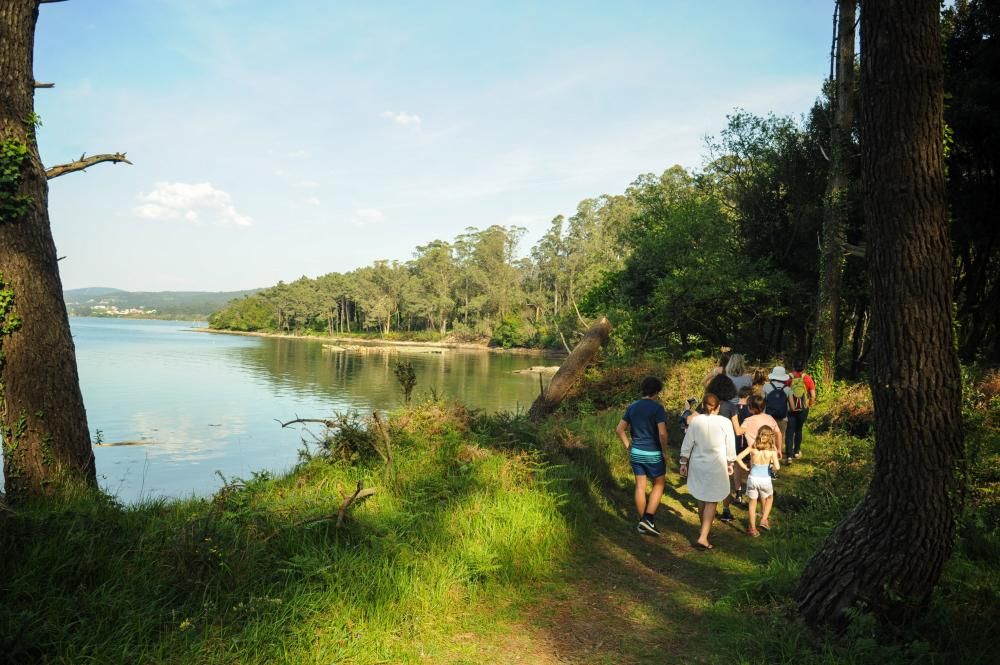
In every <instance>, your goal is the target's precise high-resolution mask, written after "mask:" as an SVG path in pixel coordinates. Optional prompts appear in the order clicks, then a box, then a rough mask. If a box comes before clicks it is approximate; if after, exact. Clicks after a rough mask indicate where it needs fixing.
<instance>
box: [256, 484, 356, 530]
mask: <svg viewBox="0 0 1000 665" xmlns="http://www.w3.org/2000/svg"><path fill="white" fill-rule="evenodd" d="M372 494H375V488H374V487H368V488H366V487H365V486H364V483H362V482H361V481H360V480H359V481H358V489H356V490H354V494H352V495H350V496H349V497H347V498H345V499H344V502H343V503H342V504H340V509H339V510H338V511H337V512H336V513H331V514H329V515H320V516H319V517H309V518H307V519H304V520H298V521H296V522H292V523H291V524H289V525H288V526H286V527H283V528H281V529H278V530H276V531H272V532H271V533H269V534H268V535H267V536H266V537H265V538H264V542H265V543H266V542H267V541H269V540H271V539H272V538H274V537H275V536H277V535H278V534H279V533H281V532H282V531H287V530H288V529H294V528H295V527H299V526H308V525H310V524H318V523H319V522H329V521H330V520H332V519H334V518H336V520H337V528H338V529H339V528H340V527H342V526H344V520H345V519H346V518H347V510H348V509H349V508H350V507H351V506H353V505H354V504H356V503H360V502H362V501H364V500H365V499H367V498H368V497H370V496H371V495H372Z"/></svg>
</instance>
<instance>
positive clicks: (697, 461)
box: [681, 415, 736, 503]
mask: <svg viewBox="0 0 1000 665" xmlns="http://www.w3.org/2000/svg"><path fill="white" fill-rule="evenodd" d="M681 457H687V458H688V476H687V486H688V492H690V494H691V496H693V497H694V498H696V499H698V500H699V501H705V502H706V503H712V502H714V501H722V500H723V499H725V498H726V497H727V496H729V473H728V470H727V465H728V463H729V462H730V461H734V460H735V459H736V433H735V432H734V431H733V423H732V421H730V420H729V419H728V418H726V417H724V416H717V415H713V416H704V415H702V416H696V417H695V418H694V420H692V421H691V424H690V425H689V426H688V430H687V434H685V435H684V443H682V444H681Z"/></svg>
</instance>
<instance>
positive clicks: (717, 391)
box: [705, 374, 736, 402]
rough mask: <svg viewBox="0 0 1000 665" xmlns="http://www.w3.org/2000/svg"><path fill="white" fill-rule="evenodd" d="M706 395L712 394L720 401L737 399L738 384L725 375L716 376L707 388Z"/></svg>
mask: <svg viewBox="0 0 1000 665" xmlns="http://www.w3.org/2000/svg"><path fill="white" fill-rule="evenodd" d="M705 393H706V394H707V393H712V394H713V395H715V396H716V397H718V398H719V399H720V400H722V401H725V402H728V401H729V400H731V399H733V398H735V397H736V384H735V383H733V380H732V379H730V378H729V377H728V376H726V375H725V374H716V375H715V376H714V377H712V380H711V381H709V382H708V385H707V386H706V387H705Z"/></svg>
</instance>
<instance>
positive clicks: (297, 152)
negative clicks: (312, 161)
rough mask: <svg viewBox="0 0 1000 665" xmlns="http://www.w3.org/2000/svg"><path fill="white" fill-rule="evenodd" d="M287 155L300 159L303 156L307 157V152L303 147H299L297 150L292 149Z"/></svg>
mask: <svg viewBox="0 0 1000 665" xmlns="http://www.w3.org/2000/svg"><path fill="white" fill-rule="evenodd" d="M288 156H289V157H291V158H292V159H302V158H303V157H308V156H309V153H308V152H307V151H306V149H305V148H299V149H298V150H293V151H292V152H290V153H288Z"/></svg>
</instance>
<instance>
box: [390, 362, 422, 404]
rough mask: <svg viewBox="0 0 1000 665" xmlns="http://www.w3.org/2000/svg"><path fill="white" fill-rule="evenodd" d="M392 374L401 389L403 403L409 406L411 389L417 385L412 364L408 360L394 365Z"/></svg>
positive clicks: (411, 394)
mask: <svg viewBox="0 0 1000 665" xmlns="http://www.w3.org/2000/svg"><path fill="white" fill-rule="evenodd" d="M392 373H393V374H395V375H396V380H397V381H399V387H400V388H402V389H403V402H404V403H406V404H409V403H410V398H411V397H412V396H413V388H414V387H415V386H416V385H417V373H416V371H415V370H414V369H413V363H412V362H410V361H409V360H407V361H406V362H402V363H396V364H395V365H393V367H392Z"/></svg>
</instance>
